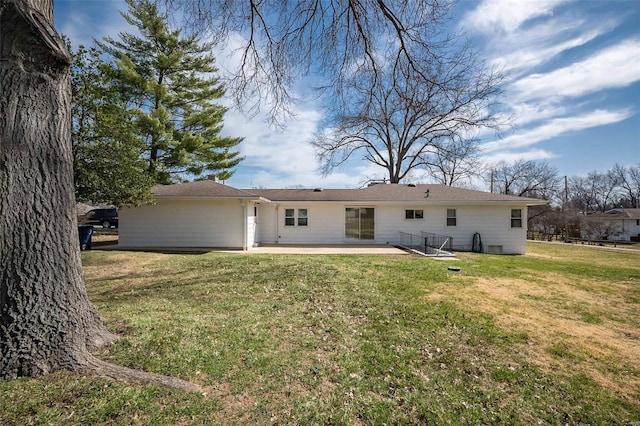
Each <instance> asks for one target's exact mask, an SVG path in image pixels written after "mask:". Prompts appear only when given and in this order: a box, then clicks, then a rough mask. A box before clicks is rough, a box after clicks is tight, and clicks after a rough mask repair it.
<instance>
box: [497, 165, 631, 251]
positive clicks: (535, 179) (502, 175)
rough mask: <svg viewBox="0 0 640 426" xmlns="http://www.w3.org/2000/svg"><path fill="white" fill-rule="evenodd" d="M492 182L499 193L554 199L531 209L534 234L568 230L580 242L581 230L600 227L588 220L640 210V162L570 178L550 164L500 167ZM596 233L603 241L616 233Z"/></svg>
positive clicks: (602, 230) (599, 231) (601, 231)
mask: <svg viewBox="0 0 640 426" xmlns="http://www.w3.org/2000/svg"><path fill="white" fill-rule="evenodd" d="M487 180H489V181H490V185H491V187H492V191H493V192H497V193H502V194H513V195H520V196H525V197H532V198H541V199H546V200H549V201H550V203H549V205H546V206H535V207H532V208H530V209H529V217H528V220H529V229H537V230H538V231H539V232H541V233H543V234H552V233H560V231H562V230H565V232H566V235H567V236H571V237H579V236H580V229H581V228H585V227H590V228H593V227H594V226H596V225H594V223H595V222H594V223H590V222H588V221H585V220H583V219H584V218H585V217H586V216H588V215H591V214H595V213H604V212H606V211H609V210H612V209H615V208H635V209H637V208H640V163H637V164H632V165H630V166H623V165H620V164H616V165H615V166H613V167H612V168H611V169H608V170H605V171H599V170H594V171H592V172H590V173H588V174H587V175H586V176H572V177H566V176H560V174H559V172H558V170H557V169H556V168H554V167H551V166H550V165H549V164H548V163H546V162H536V161H523V160H521V161H516V162H515V163H511V164H507V163H500V164H498V165H497V166H495V167H493V168H492V169H491V171H490V173H489V175H488V176H487ZM598 226H600V228H602V226H604V227H605V228H606V226H605V225H598ZM591 231H593V232H592V234H593V233H595V234H599V235H601V237H602V238H603V239H606V237H607V235H608V234H610V233H611V232H613V230H612V229H608V228H607V229H604V228H602V229H592V230H591Z"/></svg>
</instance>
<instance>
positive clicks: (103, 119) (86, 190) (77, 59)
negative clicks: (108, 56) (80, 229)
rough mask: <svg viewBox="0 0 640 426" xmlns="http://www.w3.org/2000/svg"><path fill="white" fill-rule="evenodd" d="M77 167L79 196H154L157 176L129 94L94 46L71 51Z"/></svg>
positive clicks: (115, 199)
mask: <svg viewBox="0 0 640 426" xmlns="http://www.w3.org/2000/svg"><path fill="white" fill-rule="evenodd" d="M72 57H73V63H72V65H71V93H72V108H71V113H72V129H71V140H72V143H73V162H74V164H73V169H74V182H75V192H76V200H78V201H84V202H91V203H103V204H112V205H116V206H123V205H139V204H143V203H145V202H148V201H149V200H150V196H151V186H152V185H153V183H154V182H153V180H152V179H151V178H150V177H149V175H148V174H147V173H146V169H145V161H144V160H143V159H142V158H141V156H142V155H143V153H144V151H145V148H146V147H145V145H144V144H143V143H142V141H141V140H140V139H138V138H136V137H135V136H134V124H133V123H132V112H131V111H130V110H129V109H128V108H127V103H128V102H127V97H126V96H124V97H123V96H122V94H121V92H120V91H119V90H117V89H118V87H116V86H114V84H113V83H112V75H110V68H109V67H108V66H107V65H106V64H105V63H104V62H103V61H102V60H101V58H100V52H99V51H98V50H97V49H95V48H90V49H87V48H85V47H84V46H80V47H79V48H78V49H77V50H76V51H75V52H73V53H72Z"/></svg>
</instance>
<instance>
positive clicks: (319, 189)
mask: <svg viewBox="0 0 640 426" xmlns="http://www.w3.org/2000/svg"><path fill="white" fill-rule="evenodd" d="M313 192H322V188H314V189H313Z"/></svg>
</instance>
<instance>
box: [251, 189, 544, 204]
mask: <svg viewBox="0 0 640 426" xmlns="http://www.w3.org/2000/svg"><path fill="white" fill-rule="evenodd" d="M247 191H251V192H254V193H256V194H258V195H260V196H262V197H264V198H267V199H269V200H272V201H404V202H417V201H425V200H429V201H431V202H437V201H442V202H460V201H468V202H508V201H514V202H517V203H523V202H526V203H527V204H545V203H546V201H544V200H539V199H535V198H525V197H517V196H513V195H504V194H492V193H489V192H482V191H474V190H471V189H464V188H456V187H452V186H446V185H435V184H434V185H402V184H379V185H372V186H368V187H366V188H362V189H322V190H321V189H251V190H247Z"/></svg>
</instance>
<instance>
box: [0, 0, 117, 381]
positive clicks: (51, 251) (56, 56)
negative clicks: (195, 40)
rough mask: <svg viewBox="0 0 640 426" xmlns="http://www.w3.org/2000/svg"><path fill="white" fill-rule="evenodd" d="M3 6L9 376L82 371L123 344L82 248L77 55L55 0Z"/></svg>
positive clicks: (1, 294)
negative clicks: (98, 299)
mask: <svg viewBox="0 0 640 426" xmlns="http://www.w3.org/2000/svg"><path fill="white" fill-rule="evenodd" d="M0 4H1V6H0V14H1V15H0V50H1V51H0V89H1V92H0V93H1V94H0V138H1V139H0V265H1V270H0V349H1V355H2V358H0V378H2V379H11V378H15V377H19V376H32V377H34V376H40V375H43V374H47V373H49V372H51V371H54V370H58V369H69V370H79V369H82V368H83V367H84V366H85V365H86V364H87V363H88V362H89V360H90V359H91V356H90V352H91V351H93V350H95V349H97V348H98V347H100V346H101V345H103V344H105V343H106V342H108V341H110V340H112V339H113V337H114V336H113V335H111V334H110V333H108V332H107V331H106V329H105V328H104V326H103V324H102V321H101V320H100V317H99V316H98V313H97V311H96V310H95V309H94V307H93V306H92V305H91V303H90V302H89V299H88V298H87V294H86V291H85V288H84V283H83V278H82V265H81V262H80V250H79V244H78V234H77V224H76V215H75V202H74V195H73V170H72V155H71V132H70V101H71V99H70V98H71V92H70V88H69V64H70V58H69V55H68V53H67V51H66V49H65V47H64V45H63V43H62V42H61V40H60V39H59V38H58V36H57V35H56V33H55V30H54V29H53V26H52V18H53V16H52V6H53V5H52V1H51V0H48V1H42V0H39V1H38V0H8V1H7V0H1V3H0Z"/></svg>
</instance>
